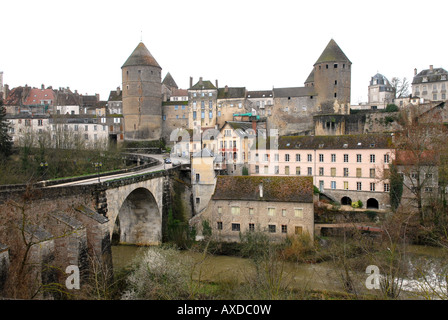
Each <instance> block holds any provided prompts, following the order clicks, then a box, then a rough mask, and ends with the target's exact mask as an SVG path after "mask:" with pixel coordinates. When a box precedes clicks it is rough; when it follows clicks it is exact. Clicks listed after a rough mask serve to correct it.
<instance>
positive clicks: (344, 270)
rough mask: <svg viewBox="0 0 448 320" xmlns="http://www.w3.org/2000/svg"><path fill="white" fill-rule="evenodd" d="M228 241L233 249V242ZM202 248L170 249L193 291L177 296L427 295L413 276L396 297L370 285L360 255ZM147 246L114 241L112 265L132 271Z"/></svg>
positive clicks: (417, 249) (421, 252) (422, 252)
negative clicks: (306, 257)
mask: <svg viewBox="0 0 448 320" xmlns="http://www.w3.org/2000/svg"><path fill="white" fill-rule="evenodd" d="M228 246H229V247H230V248H233V251H235V252H236V249H235V248H236V247H235V245H233V246H232V245H230V244H228ZM202 249H203V248H202ZM202 249H201V250H198V248H196V249H189V250H177V251H176V252H175V253H174V254H175V255H177V260H179V261H183V262H182V268H183V269H184V270H183V272H186V273H187V274H188V275H189V280H188V281H187V282H189V283H190V286H193V287H195V288H196V289H195V294H193V295H192V297H189V296H188V295H186V296H184V297H183V298H182V299H235V300H240V299H241V300H244V299H250V300H251V299H284V300H287V299H293V300H316V299H317V300H322V299H323V300H332V299H336V300H375V299H380V300H383V299H399V300H407V299H423V298H428V297H427V295H428V293H429V291H430V290H429V289H428V290H427V292H423V293H422V292H420V293H418V292H417V293H416V290H417V291H418V290H419V289H421V288H422V287H421V286H420V284H421V282H415V279H414V278H413V279H404V280H403V281H398V282H396V284H397V285H398V286H400V287H399V288H398V289H399V290H400V291H399V295H398V296H396V297H392V296H390V297H389V296H387V295H385V294H384V292H383V291H382V290H380V289H378V288H376V289H375V288H373V289H369V288H368V287H367V281H368V277H369V274H367V273H366V268H367V266H368V264H369V263H370V262H369V261H368V259H367V258H366V256H365V255H354V256H350V257H348V259H347V260H346V264H345V265H344V264H343V263H341V261H340V260H337V259H335V257H332V259H327V260H323V259H321V260H320V261H317V262H309V261H308V262H304V261H285V260H279V259H271V258H272V257H271V258H266V259H257V258H255V257H248V256H242V254H241V252H240V253H238V255H236V254H233V255H232V254H229V252H232V250H230V251H227V254H226V255H223V254H216V251H215V254H212V253H210V252H207V253H204V251H203V250H202ZM148 250H150V247H135V246H114V247H113V260H114V268H115V269H118V270H120V269H121V270H122V269H123V268H128V270H129V271H130V272H131V270H132V269H133V268H135V265H134V266H133V267H131V266H130V262H131V261H134V262H135V261H137V260H135V259H139V258H141V257H142V256H143V255H144V254H145V252H146V251H148ZM235 252H234V253H235ZM408 255H409V256H412V257H413V261H414V262H413V263H415V262H416V261H418V260H420V261H426V262H428V261H432V260H433V259H434V261H435V260H436V259H438V260H440V259H442V261H444V260H443V259H445V252H444V250H442V249H440V248H434V247H431V248H428V247H423V246H410V247H409V250H408ZM327 258H328V257H327ZM149 267H150V266H149ZM414 267H415V269H414V270H413V272H414V275H415V274H416V273H418V272H421V271H422V270H423V269H421V268H420V267H418V266H417V264H414ZM427 267H428V266H427ZM419 268H420V269H419ZM429 268H433V269H432V270H429V269H428V270H426V271H428V272H432V273H433V275H434V272H435V270H434V266H432V267H429ZM426 271H425V272H426ZM416 278H418V277H416ZM420 279H421V277H420ZM347 284H350V287H347ZM435 286H442V287H443V286H446V284H443V283H436V284H435ZM274 289H275V290H274ZM435 298H437V297H435ZM439 298H440V297H439ZM442 298H443V296H442Z"/></svg>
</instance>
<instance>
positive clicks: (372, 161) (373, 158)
mask: <svg viewBox="0 0 448 320" xmlns="http://www.w3.org/2000/svg"><path fill="white" fill-rule="evenodd" d="M370 163H375V155H374V154H371V155H370Z"/></svg>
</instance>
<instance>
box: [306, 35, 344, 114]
mask: <svg viewBox="0 0 448 320" xmlns="http://www.w3.org/2000/svg"><path fill="white" fill-rule="evenodd" d="M351 65H352V63H351V62H350V60H349V59H348V58H347V56H346V55H345V54H344V52H343V51H342V50H341V48H340V47H339V46H338V44H337V43H336V41H334V40H333V39H331V40H330V42H329V43H328V45H327V47H326V48H325V50H324V51H323V52H322V54H321V55H320V57H319V59H317V61H316V63H315V64H314V86H315V88H316V92H317V105H318V108H320V111H321V112H322V113H338V114H348V113H349V112H350V87H351Z"/></svg>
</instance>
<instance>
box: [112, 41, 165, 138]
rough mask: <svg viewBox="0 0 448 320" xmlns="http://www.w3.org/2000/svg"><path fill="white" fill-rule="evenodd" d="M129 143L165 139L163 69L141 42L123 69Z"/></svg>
mask: <svg viewBox="0 0 448 320" xmlns="http://www.w3.org/2000/svg"><path fill="white" fill-rule="evenodd" d="M121 69H122V81H123V93H122V95H123V96H122V97H123V117H124V139H125V140H146V141H151V140H158V139H160V138H161V136H162V68H161V67H160V66H159V64H158V63H157V61H156V59H154V57H153V56H152V55H151V53H150V52H149V50H148V49H147V48H146V46H145V45H144V44H143V42H140V43H139V44H138V46H137V47H136V48H135V50H134V52H132V54H131V55H130V56H129V58H128V59H127V60H126V62H125V63H124V64H123V66H122V67H121Z"/></svg>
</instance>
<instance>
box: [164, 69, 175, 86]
mask: <svg viewBox="0 0 448 320" xmlns="http://www.w3.org/2000/svg"><path fill="white" fill-rule="evenodd" d="M162 84H164V85H166V86H167V87H170V88H178V86H177V83H176V81H174V79H173V77H172V76H171V73H169V72H168V73H167V74H166V76H165V78H164V79H163V81H162Z"/></svg>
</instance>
